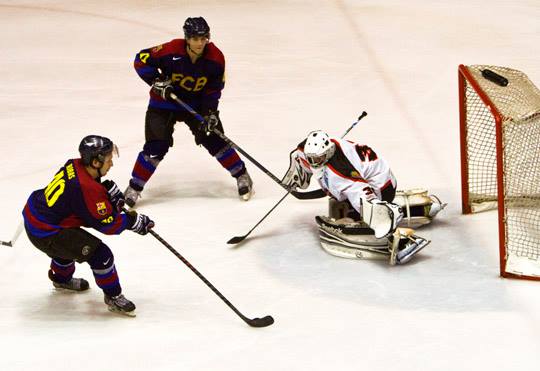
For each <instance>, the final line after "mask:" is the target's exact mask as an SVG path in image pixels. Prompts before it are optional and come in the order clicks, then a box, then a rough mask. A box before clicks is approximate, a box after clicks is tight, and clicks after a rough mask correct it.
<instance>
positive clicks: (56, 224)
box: [23, 159, 133, 237]
mask: <svg viewBox="0 0 540 371" xmlns="http://www.w3.org/2000/svg"><path fill="white" fill-rule="evenodd" d="M23 217H24V223H25V226H26V228H27V230H28V231H29V232H30V233H31V234H32V235H34V236H36V237H47V236H51V235H53V234H56V233H58V232H59V231H60V230H62V229H66V228H77V227H88V228H94V229H96V230H98V231H100V232H102V233H104V234H119V233H121V232H123V231H124V230H125V229H127V228H129V227H130V226H131V225H132V224H133V220H132V217H131V216H128V215H126V214H124V213H118V212H117V211H116V210H115V209H114V208H113V206H112V205H111V203H110V202H109V196H108V193H107V189H106V188H105V187H104V186H103V185H102V184H101V183H100V182H99V180H97V179H94V178H92V176H91V175H90V174H89V173H88V171H86V169H85V168H84V165H83V164H82V162H81V160H80V159H75V160H68V161H67V162H66V164H65V165H64V166H63V167H62V168H60V170H59V171H58V172H57V173H56V175H55V176H54V178H53V180H52V181H51V182H50V183H49V184H48V185H47V187H45V188H43V189H39V190H37V191H34V192H32V194H31V195H30V197H29V198H28V201H27V202H26V205H25V207H24V210H23Z"/></svg>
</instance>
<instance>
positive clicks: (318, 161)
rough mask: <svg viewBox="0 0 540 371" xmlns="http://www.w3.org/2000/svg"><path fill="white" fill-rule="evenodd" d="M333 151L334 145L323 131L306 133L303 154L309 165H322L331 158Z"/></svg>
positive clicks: (334, 149) (317, 166)
mask: <svg viewBox="0 0 540 371" xmlns="http://www.w3.org/2000/svg"><path fill="white" fill-rule="evenodd" d="M335 151H336V145H335V144H334V142H332V141H331V140H330V137H329V136H328V134H326V133H325V132H324V131H322V130H316V131H312V132H311V133H309V134H308V136H307V139H306V144H305V145H304V154H305V155H306V158H307V160H308V162H309V164H310V165H311V167H314V168H319V167H321V166H323V165H324V164H326V163H327V162H328V160H330V159H331V158H332V156H333V155H334V152H335Z"/></svg>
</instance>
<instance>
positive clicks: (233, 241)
mask: <svg viewBox="0 0 540 371" xmlns="http://www.w3.org/2000/svg"><path fill="white" fill-rule="evenodd" d="M289 193H290V192H287V193H285V195H284V196H283V197H281V199H280V200H279V201H278V202H277V203H276V204H275V205H274V206H273V207H272V208H271V209H270V210H269V211H268V212H267V213H266V214H265V215H264V216H263V217H262V219H261V220H259V221H258V222H257V224H255V225H254V226H253V228H251V229H250V230H249V232H248V233H246V234H245V235H243V236H235V237H233V238H231V239H230V240H229V241H227V243H228V244H230V245H235V244H237V243H240V242H242V241H244V240H245V239H246V237H247V236H249V235H250V233H251V232H253V230H254V229H255V228H257V226H258V225H259V224H261V223H262V221H263V220H264V219H266V217H267V216H268V215H269V214H270V213H271V212H272V211H274V209H275V208H276V207H278V205H279V204H280V203H281V201H283V200H284V199H285V197H287V196H288V195H289Z"/></svg>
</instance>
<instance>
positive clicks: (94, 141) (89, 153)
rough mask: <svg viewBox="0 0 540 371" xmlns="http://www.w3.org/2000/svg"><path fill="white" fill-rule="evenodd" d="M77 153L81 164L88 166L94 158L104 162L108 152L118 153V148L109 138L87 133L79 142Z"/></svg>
mask: <svg viewBox="0 0 540 371" xmlns="http://www.w3.org/2000/svg"><path fill="white" fill-rule="evenodd" d="M79 153H80V154H81V159H82V162H83V164H84V165H85V166H89V165H92V160H94V159H95V160H98V161H99V162H104V161H105V157H106V156H107V155H108V154H110V153H113V154H116V155H118V148H117V147H116V145H115V144H114V143H113V142H112V141H111V140H110V139H109V138H106V137H102V136H99V135H87V136H85V137H84V138H83V139H82V140H81V144H79Z"/></svg>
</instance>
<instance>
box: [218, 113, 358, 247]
mask: <svg viewBox="0 0 540 371" xmlns="http://www.w3.org/2000/svg"><path fill="white" fill-rule="evenodd" d="M365 116H367V112H366V111H363V112H362V114H361V115H360V116H358V119H357V120H356V121H355V122H354V123H353V124H352V125H351V126H350V127H349V128H348V129H347V131H345V133H344V134H343V135H342V136H341V138H344V137H345V136H346V135H347V134H348V133H349V131H351V130H352V128H354V127H355V126H356V125H357V124H358V122H359V121H360V120H362V119H363V118H364V117H365ZM289 193H291V192H290V191H289V192H287V193H286V194H285V195H284V196H283V197H282V198H281V199H280V200H279V201H278V202H277V203H276V204H275V205H274V206H273V207H272V208H271V209H270V211H268V212H267V213H266V214H265V215H264V216H263V217H262V219H261V220H259V221H258V222H257V224H255V226H254V227H253V228H251V229H250V230H249V232H248V233H246V234H245V235H243V236H235V237H233V238H231V239H230V240H229V241H227V243H228V244H230V245H235V244H237V243H240V242H242V241H244V240H245V239H246V237H247V236H249V235H250V233H251V232H253V230H254V229H255V228H257V226H258V225H259V224H261V223H262V221H263V220H264V219H266V217H267V216H268V215H269V214H270V213H271V212H272V211H274V209H275V208H276V207H277V206H278V205H279V204H280V203H281V201H283V200H284V199H285V198H286V197H287V196H288V195H289ZM299 193H300V192H299ZM300 194H302V195H304V196H306V195H314V196H315V197H309V198H303V199H305V200H307V199H315V198H321V197H324V196H326V193H325V192H324V191H323V190H322V189H317V190H315V191H311V192H304V193H300ZM321 194H322V196H321Z"/></svg>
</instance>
